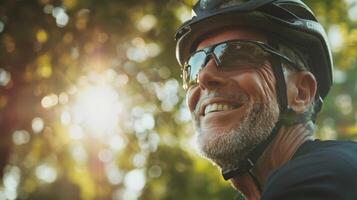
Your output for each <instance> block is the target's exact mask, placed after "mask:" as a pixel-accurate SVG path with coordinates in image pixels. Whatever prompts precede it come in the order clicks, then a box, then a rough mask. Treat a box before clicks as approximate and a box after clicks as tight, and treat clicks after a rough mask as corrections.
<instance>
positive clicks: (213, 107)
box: [205, 103, 234, 115]
mask: <svg viewBox="0 0 357 200" xmlns="http://www.w3.org/2000/svg"><path fill="white" fill-rule="evenodd" d="M233 109H234V107H233V106H232V105H229V104H222V103H213V104H209V105H207V106H206V108H205V115H206V114H207V113H210V112H217V111H226V110H233Z"/></svg>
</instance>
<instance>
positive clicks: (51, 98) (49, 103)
mask: <svg viewBox="0 0 357 200" xmlns="http://www.w3.org/2000/svg"><path fill="white" fill-rule="evenodd" d="M57 104H58V97H57V95H56V94H50V95H47V96H45V97H43V98H42V100H41V105H42V107H44V108H51V107H53V106H55V105H57Z"/></svg>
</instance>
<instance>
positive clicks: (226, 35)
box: [196, 27, 267, 50]
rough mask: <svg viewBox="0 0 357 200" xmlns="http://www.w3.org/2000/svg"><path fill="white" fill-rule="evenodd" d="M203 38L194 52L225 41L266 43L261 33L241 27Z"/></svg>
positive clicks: (213, 33)
mask: <svg viewBox="0 0 357 200" xmlns="http://www.w3.org/2000/svg"><path fill="white" fill-rule="evenodd" d="M203 38H204V39H202V40H201V41H199V42H198V45H197V48H196V50H200V49H203V48H205V47H207V46H211V45H214V44H217V43H220V42H224V41H227V40H236V39H242V40H256V41H261V42H267V36H266V34H264V33H263V32H261V31H258V30H254V29H249V28H243V27H242V28H237V27H235V28H225V29H223V30H217V31H214V32H212V33H210V34H208V35H205V36H204V37H203Z"/></svg>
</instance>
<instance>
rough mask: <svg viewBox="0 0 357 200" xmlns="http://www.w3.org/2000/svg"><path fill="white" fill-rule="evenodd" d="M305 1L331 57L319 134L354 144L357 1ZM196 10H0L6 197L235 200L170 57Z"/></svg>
mask: <svg viewBox="0 0 357 200" xmlns="http://www.w3.org/2000/svg"><path fill="white" fill-rule="evenodd" d="M305 2H306V3H307V4H308V5H309V6H311V7H312V9H313V10H314V11H315V12H316V14H317V16H318V18H319V20H320V21H321V22H322V23H323V24H324V25H325V27H326V30H327V32H328V36H329V38H330V40H331V45H332V49H333V53H334V59H335V79H334V82H335V85H334V87H333V89H332V91H331V93H330V95H329V97H328V98H327V99H326V102H325V104H324V108H323V110H322V112H321V114H320V117H319V119H318V121H317V124H318V126H319V128H318V132H317V136H318V137H319V138H323V139H336V138H338V139H357V114H356V109H357V102H356V101H355V99H357V79H356V78H355V77H356V75H357V67H356V65H357V62H356V57H357V15H356V13H357V1H354V0H343V1H341V0H329V1H326V0H309V1H307V0H306V1H305ZM193 3H194V2H192V1H191V0H181V1H178V0H155V1H148V0H136V1H129V0H101V1H94V0H16V1H14V0H3V1H1V2H0V130H1V134H0V152H1V153H0V166H2V167H3V171H4V173H3V177H2V179H3V181H2V184H1V187H0V199H36V200H39V199H85V200H94V199H95V200H97V199H98V200H99V199H125V200H127V199H128V200H129V199H142V200H150V199H152V200H154V199H155V200H156V199H170V200H173V199H233V197H234V196H235V195H236V194H235V193H236V192H235V191H234V190H233V189H231V187H230V185H229V183H226V182H224V181H223V179H222V178H221V177H220V175H219V171H218V170H217V169H216V168H215V167H214V166H212V165H211V164H210V163H208V162H207V161H205V160H203V159H202V158H199V157H198V156H197V153H196V152H195V148H194V147H193V146H194V145H193V142H192V141H193V140H192V136H193V135H194V133H193V130H192V126H191V123H190V117H189V113H188V111H187V108H186V105H185V99H184V91H183V90H182V89H181V86H180V85H181V80H180V68H179V67H178V64H177V63H176V60H175V57H174V51H175V41H174V39H173V38H174V33H175V30H176V28H177V27H178V26H179V25H180V24H181V23H182V21H183V20H185V19H187V18H188V17H190V14H191V12H190V7H191V6H192V4H193ZM86 105H87V107H86ZM108 127H109V128H108Z"/></svg>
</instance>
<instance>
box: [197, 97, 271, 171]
mask: <svg viewBox="0 0 357 200" xmlns="http://www.w3.org/2000/svg"><path fill="white" fill-rule="evenodd" d="M275 106H277V104H276V105H274V104H252V105H251V106H250V109H249V112H247V114H246V115H245V116H244V117H243V118H242V119H243V120H240V122H239V123H238V122H236V123H234V124H232V125H230V126H229V128H227V127H226V128H223V127H210V128H205V129H202V127H199V126H196V130H197V145H198V149H199V150H200V153H201V155H202V156H204V157H206V158H207V159H209V160H211V161H212V162H214V163H215V164H216V165H218V166H219V167H221V168H232V167H237V166H239V165H240V162H241V161H242V160H243V159H244V158H245V157H246V156H247V154H248V153H249V152H250V151H251V150H252V148H253V147H255V146H256V145H257V144H259V143H260V142H261V141H264V140H265V139H266V138H267V137H268V136H269V134H270V132H271V130H272V129H273V127H274V125H275V122H276V121H277V119H278V112H277V110H276V107H275ZM196 125H198V124H196Z"/></svg>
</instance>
